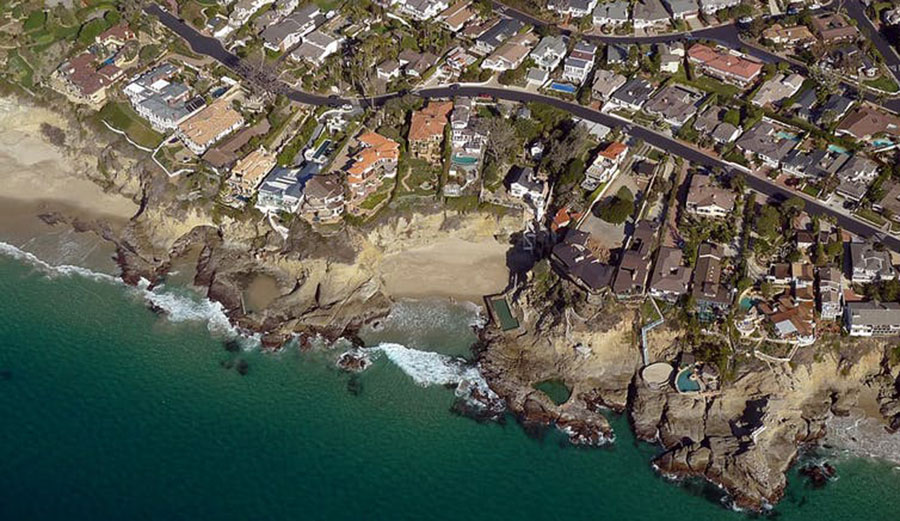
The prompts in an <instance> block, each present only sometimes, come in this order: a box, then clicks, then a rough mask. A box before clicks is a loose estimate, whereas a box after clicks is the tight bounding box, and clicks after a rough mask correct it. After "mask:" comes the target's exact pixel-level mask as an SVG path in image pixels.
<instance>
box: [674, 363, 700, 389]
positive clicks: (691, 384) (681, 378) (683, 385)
mask: <svg viewBox="0 0 900 521" xmlns="http://www.w3.org/2000/svg"><path fill="white" fill-rule="evenodd" d="M693 373H694V366H690V367H686V368H684V369H682V370H681V371H680V372H679V373H678V378H676V379H675V387H676V388H677V389H678V390H679V391H680V392H683V393H693V392H697V391H699V390H700V384H699V383H697V382H696V381H695V380H691V375H692V374H693Z"/></svg>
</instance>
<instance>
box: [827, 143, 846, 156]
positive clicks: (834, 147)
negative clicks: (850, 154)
mask: <svg viewBox="0 0 900 521" xmlns="http://www.w3.org/2000/svg"><path fill="white" fill-rule="evenodd" d="M828 150H829V151H831V152H835V153H838V154H846V153H847V149H846V148H844V147H839V146H837V145H828Z"/></svg>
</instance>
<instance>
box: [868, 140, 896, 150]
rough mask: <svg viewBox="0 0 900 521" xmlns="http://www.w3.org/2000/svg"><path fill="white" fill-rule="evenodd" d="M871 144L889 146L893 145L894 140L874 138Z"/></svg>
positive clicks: (879, 146)
mask: <svg viewBox="0 0 900 521" xmlns="http://www.w3.org/2000/svg"><path fill="white" fill-rule="evenodd" d="M872 144H873V145H875V146H876V147H878V148H881V147H889V146H891V145H893V144H894V142H893V141H891V140H890V139H883V138H882V139H875V140H873V141H872Z"/></svg>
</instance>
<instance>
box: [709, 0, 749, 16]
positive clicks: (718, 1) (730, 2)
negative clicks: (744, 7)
mask: <svg viewBox="0 0 900 521" xmlns="http://www.w3.org/2000/svg"><path fill="white" fill-rule="evenodd" d="M740 3H741V0H700V8H701V10H702V11H703V14H715V13H716V12H718V11H721V10H722V9H728V8H729V7H734V6H736V5H739V4H740Z"/></svg>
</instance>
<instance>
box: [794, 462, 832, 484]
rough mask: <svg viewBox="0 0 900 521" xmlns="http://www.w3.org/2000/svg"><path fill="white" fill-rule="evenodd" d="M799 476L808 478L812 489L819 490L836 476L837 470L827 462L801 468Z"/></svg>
mask: <svg viewBox="0 0 900 521" xmlns="http://www.w3.org/2000/svg"><path fill="white" fill-rule="evenodd" d="M800 474H803V475H804V476H806V477H807V478H809V481H810V482H811V483H812V485H813V486H814V487H816V488H821V487H824V486H825V484H826V483H828V480H829V479H832V478H833V477H834V476H835V475H837V469H835V468H834V467H833V466H832V465H831V464H829V463H827V462H826V463H822V464H819V465H817V464H813V463H811V464H809V465H806V466H805V467H803V468H801V469H800Z"/></svg>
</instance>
